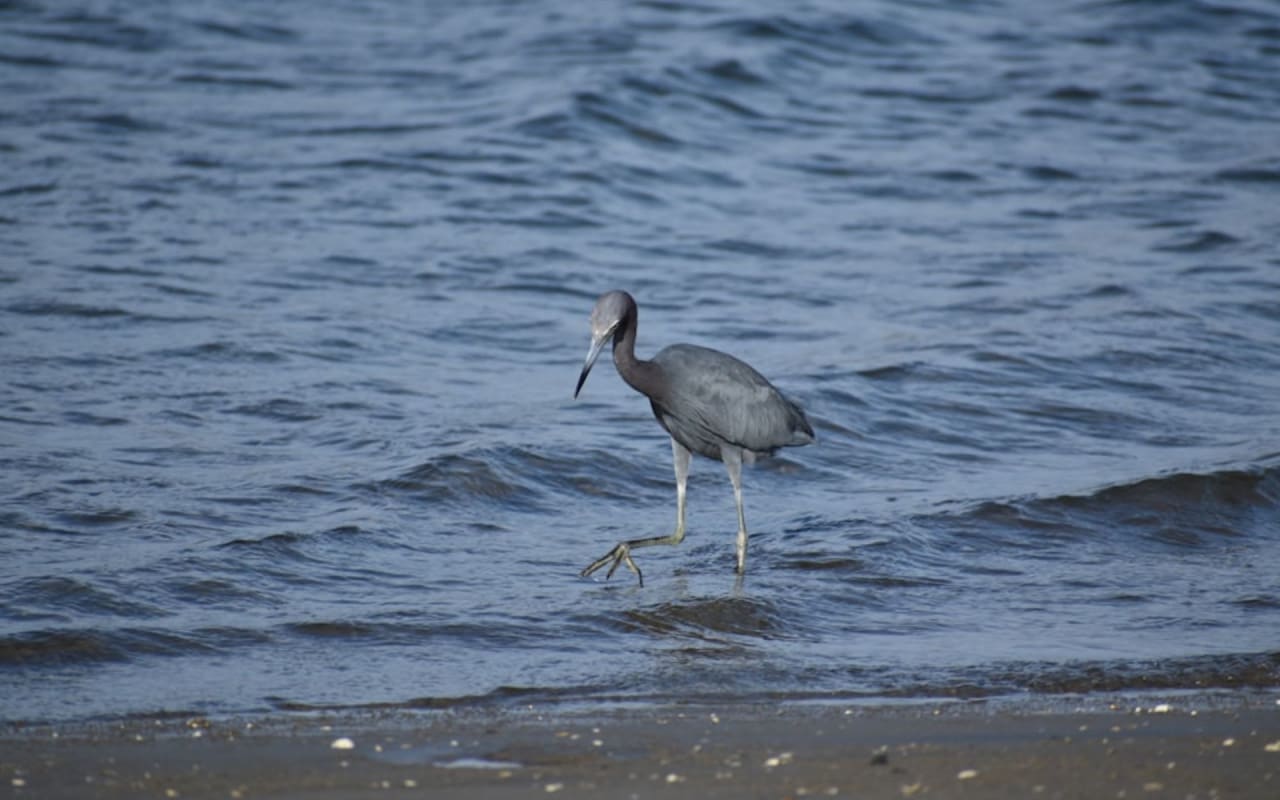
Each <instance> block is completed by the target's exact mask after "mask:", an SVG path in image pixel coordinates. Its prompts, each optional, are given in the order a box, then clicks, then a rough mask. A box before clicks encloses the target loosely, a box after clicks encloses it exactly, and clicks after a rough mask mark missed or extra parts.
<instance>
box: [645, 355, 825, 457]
mask: <svg viewBox="0 0 1280 800" xmlns="http://www.w3.org/2000/svg"><path fill="white" fill-rule="evenodd" d="M653 363H655V364H657V365H658V366H659V367H661V369H662V383H663V391H662V392H661V394H660V395H659V396H658V397H656V398H651V403H652V405H653V413H654V416H656V417H657V418H658V421H659V422H660V423H662V426H663V427H664V428H666V429H667V432H668V433H670V434H671V435H672V436H673V437H674V438H675V439H676V441H678V442H680V443H681V444H682V445H684V446H685V447H687V448H689V449H690V450H692V451H694V452H695V453H700V454H702V455H704V456H708V457H710V458H720V445H721V443H728V444H730V445H733V446H735V447H739V448H742V449H743V450H748V451H751V452H753V453H760V454H764V453H772V452H773V451H774V450H777V449H778V448H779V447H787V446H790V445H802V444H808V443H809V442H812V441H813V428H812V427H811V426H810V425H809V420H808V419H807V418H806V417H805V415H804V411H803V410H801V408H800V407H799V406H798V405H796V404H795V403H793V402H791V401H790V400H788V399H787V398H786V397H785V396H784V395H783V394H782V393H781V392H779V391H778V390H777V389H776V388H774V386H773V384H771V383H769V381H768V380H766V379H765V377H764V376H763V375H761V374H760V373H759V372H756V371H755V370H754V369H752V368H751V367H750V366H749V365H747V364H745V363H743V362H741V361H739V360H738V359H736V358H734V357H733V356H731V355H728V354H726V353H721V352H719V351H718V350H710V349H708V348H705V347H697V346H695V345H687V344H677V345H672V346H670V347H667V348H665V349H664V350H662V351H661V352H659V353H658V354H657V355H656V356H654V357H653Z"/></svg>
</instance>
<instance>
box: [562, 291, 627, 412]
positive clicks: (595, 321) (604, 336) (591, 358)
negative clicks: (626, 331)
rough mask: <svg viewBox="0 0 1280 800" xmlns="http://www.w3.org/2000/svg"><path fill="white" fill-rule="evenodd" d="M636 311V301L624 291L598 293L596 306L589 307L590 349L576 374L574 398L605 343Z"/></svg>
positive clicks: (585, 380) (580, 389)
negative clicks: (577, 374) (576, 383)
mask: <svg viewBox="0 0 1280 800" xmlns="http://www.w3.org/2000/svg"><path fill="white" fill-rule="evenodd" d="M635 313H636V301H635V300H633V299H632V298H631V295H629V294H627V293H626V292H620V291H612V292H606V293H605V294H602V295H600V299H599V300H597V301H596V307H595V308H593V309H591V349H590V350H588V351H587V360H586V361H585V362H583V364H582V374H581V375H579V376H578V387H577V388H576V389H574V390H573V397H574V399H575V400H576V399H577V397H578V392H581V391H582V384H584V383H586V382H587V373H589V372H591V367H592V365H593V364H595V363H596V359H597V358H599V357H600V352H601V351H602V350H604V346H605V343H607V342H608V341H609V340H610V339H612V338H613V337H614V335H615V334H617V333H618V331H619V329H620V328H621V327H622V324H623V322H625V321H626V320H627V318H628V317H633V316H634V315H635Z"/></svg>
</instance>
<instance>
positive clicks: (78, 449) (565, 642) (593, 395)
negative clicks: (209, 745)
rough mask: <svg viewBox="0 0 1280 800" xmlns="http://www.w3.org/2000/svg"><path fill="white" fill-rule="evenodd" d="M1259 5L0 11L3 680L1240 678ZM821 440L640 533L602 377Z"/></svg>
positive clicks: (53, 711) (630, 692) (107, 696)
mask: <svg viewBox="0 0 1280 800" xmlns="http://www.w3.org/2000/svg"><path fill="white" fill-rule="evenodd" d="M1277 74H1280V9H1277V7H1276V6H1275V5H1274V4H1271V3H1261V2H1244V1H1243V0H1235V1H1232V0H1228V1H1227V2H1216V3H1207V2H1174V3H1151V2H1141V1H1140V0H1135V1H1134V2H1102V3H1078V4H1070V5H1068V4H1062V3H1049V2H1045V3H1024V2H1003V3H1002V2H975V3H951V2H947V3H937V4H931V3H910V4H905V3H899V2H867V3H861V4H856V5H851V4H847V3H836V2H811V3H806V4H803V5H799V6H796V5H786V6H776V5H771V4H764V3H751V4H747V3H724V4H716V3H685V2H644V3H597V4H592V5H591V6H589V7H587V6H583V5H581V4H569V3H554V2H533V3H498V2H494V3H471V4H462V5H461V6H456V5H455V4H409V3H390V2H374V3H356V2H344V1H342V0H334V1H333V2H324V3H314V2H308V3H299V2H283V3H273V4H267V5H262V6H258V5H255V6H253V7H238V6H237V7H228V8H222V7H219V6H213V5H210V4H206V3H158V2H135V3H127V4H125V3H115V4H111V3H84V4H68V3H47V4H44V3H36V2H10V3H4V4H0V94H2V95H3V96H4V97H5V101H4V103H3V104H2V105H0V122H2V123H3V124H2V125H0V154H2V155H3V165H4V172H3V174H2V175H0V372H2V374H3V376H4V378H3V380H2V381H0V564H3V567H2V568H0V677H2V678H3V683H4V685H5V687H6V688H5V691H4V693H3V695H2V696H0V717H2V718H5V719H10V720H14V719H68V718H82V717H88V716H98V715H114V714H124V713H151V712H162V711H173V712H183V713H186V712H198V713H219V712H237V711H254V710H265V709H273V708H274V709H298V708H317V707H327V706H365V705H379V704H389V705H399V704H403V705H406V706H410V707H426V708H434V707H451V706H454V705H457V704H459V703H503V702H509V701H511V699H512V698H516V699H519V700H521V701H524V700H525V699H527V698H540V699H545V700H550V699H557V700H559V699H568V700H571V701H586V702H591V701H596V700H601V699H608V700H616V699H625V700H640V701H645V700H650V699H663V700H671V699H674V700H687V699H698V698H719V699H724V698H748V699H751V698H755V699H760V698H788V697H792V698H795V697H819V698H821V697H841V698H850V697H872V698H880V697H899V696H906V697H918V696H922V697H933V696H939V695H963V696H973V695H978V696H981V695H990V694H1007V693H1019V692H1026V691H1032V692H1062V691H1072V692H1074V691H1091V690H1115V689H1129V688H1146V687H1159V688H1204V687H1227V688H1233V687H1275V686H1277V685H1280V588H1277V587H1280V402H1278V401H1277V398H1278V397H1280V256H1278V255H1277V254H1278V253H1280V225H1278V224H1277V223H1278V222H1280V212H1278V211H1277V209H1280V148H1278V147H1277V142H1278V141H1280V139H1277V132H1278V131H1280V81H1277V80H1276V75H1277ZM611 288H626V289H629V290H630V291H632V292H633V293H634V294H635V295H636V296H637V298H638V299H639V302H640V306H641V317H640V342H639V349H640V351H641V354H642V355H648V354H652V353H654V352H656V351H657V350H658V349H659V348H660V347H662V346H663V345H666V344H669V343H672V342H675V341H693V342H697V343H701V344H705V345H709V346H713V347H719V348H721V349H725V350H729V351H731V352H733V353H735V354H737V355H739V356H741V357H743V358H744V359H746V360H748V361H750V362H751V363H752V364H754V365H755V366H756V367H757V368H759V369H760V370H761V371H762V372H764V373H765V374H766V375H768V376H770V377H771V378H772V379H773V380H774V381H775V383H777V384H778V385H779V386H780V387H781V388H783V389H784V390H785V391H786V392H787V393H788V394H790V395H791V396H793V397H794V398H796V399H797V400H799V401H800V402H801V403H803V404H804V405H805V407H806V408H807V409H808V411H809V415H810V418H811V419H812V420H813V422H814V425H815V428H816V429H817V432H818V439H819V441H818V443H817V444H816V445H814V446H811V447H806V448H803V449H798V450H787V451H785V452H784V453H783V454H782V457H781V458H778V459H775V460H772V461H769V462H765V463H762V464H759V465H757V466H756V467H755V468H754V469H752V470H750V471H748V473H747V475H746V490H745V494H746V502H747V519H748V523H749V525H750V527H751V528H752V531H753V537H752V549H751V552H750V558H749V566H748V570H749V571H748V575H747V576H746V579H745V581H743V582H741V584H736V583H735V581H734V578H733V574H732V566H733V536H734V530H735V527H736V526H735V520H734V516H733V498H732V493H731V491H730V488H729V485H728V481H727V480H726V478H725V476H724V472H723V469H722V467H721V465H719V464H716V463H713V462H709V461H706V460H701V459H699V460H696V461H695V462H694V465H693V466H694V469H693V476H692V479H691V483H690V493H689V502H690V507H689V514H690V517H689V529H690V532H689V538H688V539H687V540H686V541H685V543H684V544H682V545H681V546H680V547H678V548H670V549H668V548H658V549H650V550H645V551H642V552H641V553H640V554H638V556H637V558H638V559H639V561H640V563H641V565H642V566H643V567H644V568H645V571H646V572H645V574H646V583H645V586H644V587H643V588H640V587H638V586H636V585H635V583H634V581H633V579H632V578H631V576H630V575H627V574H625V573H623V574H620V575H618V576H615V577H614V579H613V580H612V581H610V582H609V583H602V582H596V581H588V580H583V579H581V578H579V577H578V576H577V572H578V570H580V569H581V568H582V567H583V566H585V565H586V564H587V563H589V562H590V561H591V560H593V559H595V558H596V557H598V556H600V555H602V554H603V553H604V552H605V551H606V550H608V549H609V548H610V547H611V546H612V545H613V543H614V542H615V541H616V540H618V539H620V538H630V537H634V536H645V535H655V534H664V533H667V532H669V531H670V529H671V525H672V524H673V522H674V505H675V504H674V489H673V481H672V476H671V465H670V450H669V448H668V445H667V441H666V438H665V435H664V434H663V432H662V431H661V429H660V428H659V427H658V426H657V424H655V422H654V421H653V419H652V418H651V416H650V414H649V411H648V404H647V403H646V402H645V401H644V399H643V398H641V397H639V396H637V395H635V394H633V393H632V392H631V391H630V390H629V389H628V388H627V387H626V386H625V385H624V384H623V383H622V382H621V380H619V379H618V378H617V376H616V375H614V374H613V371H612V368H611V367H610V366H609V365H608V364H605V363H602V364H601V365H600V366H598V367H597V369H596V372H595V373H593V377H592V378H591V380H590V381H589V382H588V384H587V386H586V388H585V390H584V395H583V397H582V399H580V400H579V401H577V402H574V401H572V399H571V395H572V390H573V384H574V381H575V380H576V378H577V373H578V369H579V368H580V365H581V358H582V356H583V355H584V353H585V351H586V346H587V336H588V330H587V323H586V317H587V314H588V312H589V311H590V307H591V305H592V303H593V301H594V299H595V297H596V296H597V295H598V294H599V293H601V292H603V291H605V290H607V289H611Z"/></svg>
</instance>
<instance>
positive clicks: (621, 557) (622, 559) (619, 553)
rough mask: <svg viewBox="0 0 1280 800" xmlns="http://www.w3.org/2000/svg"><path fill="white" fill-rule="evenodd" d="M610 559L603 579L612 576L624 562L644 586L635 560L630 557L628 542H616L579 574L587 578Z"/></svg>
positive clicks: (629, 544)
mask: <svg viewBox="0 0 1280 800" xmlns="http://www.w3.org/2000/svg"><path fill="white" fill-rule="evenodd" d="M610 561H612V562H613V564H612V565H611V566H610V567H609V571H608V572H606V573H605V574H604V579H605V580H606V581H607V580H609V579H610V578H612V577H613V573H615V572H617V571H618V566H619V565H620V564H626V565H627V569H629V570H631V571H632V572H634V573H635V574H636V579H637V580H639V581H640V585H641V586H644V575H642V574H641V573H640V568H639V567H638V566H636V562H635V560H634V559H632V558H631V543H630V542H618V544H617V545H615V546H614V548H613V549H612V550H610V551H609V552H608V553H606V554H605V555H604V557H602V558H598V559H596V560H595V561H592V562H591V563H590V564H589V565H588V566H587V568H586V569H584V570H582V572H581V573H579V574H580V575H582V577H584V578H588V577H590V576H591V574H592V573H593V572H595V571H596V570H598V569H600V568H601V567H603V566H604V565H605V564H608V563H609V562H610Z"/></svg>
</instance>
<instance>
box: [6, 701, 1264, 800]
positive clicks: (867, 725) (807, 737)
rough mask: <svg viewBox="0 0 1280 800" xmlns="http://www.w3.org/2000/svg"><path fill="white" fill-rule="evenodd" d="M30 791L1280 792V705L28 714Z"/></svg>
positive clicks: (13, 790) (10, 785)
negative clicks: (244, 715) (112, 718)
mask: <svg viewBox="0 0 1280 800" xmlns="http://www.w3.org/2000/svg"><path fill="white" fill-rule="evenodd" d="M0 753H3V755H0V786H2V787H3V789H0V791H3V792H5V793H8V794H9V795H11V796H13V797H31V798H72V797H75V798H80V797H106V798H116V797H119V798H125V797H129V798H132V797H166V798H174V797H220V798H256V797H270V798H328V797H333V798H338V797H342V798H348V797H379V798H385V797H416V796H428V797H441V798H504V797H605V798H650V797H653V798H799V797H868V798H908V797H992V798H1005V797H1008V798H1014V797H1018V798H1029V797H1036V798H1139V797H1147V798H1178V799H1179V800H1184V798H1258V799H1259V800H1264V799H1265V800H1273V799H1274V798H1276V797H1280V706H1276V705H1275V701H1274V700H1272V699H1270V698H1269V697H1268V696H1263V697H1262V698H1260V699H1259V698H1254V699H1253V700H1251V701H1250V702H1249V703H1245V704H1236V707H1229V708H1221V707H1218V708H1214V707H1212V704H1208V707H1206V704H1203V703H1201V704H1200V707H1192V706H1184V705H1180V704H1179V703H1177V702H1151V701H1146V700H1144V701H1142V702H1132V701H1117V702H1111V703H1109V704H1105V705H1104V706H1103V707H1101V708H1097V707H1096V706H1091V707H1090V708H1089V709H1088V710H1073V709H1071V708H1064V707H1058V708H1048V709H1046V708H1038V707H1035V706H1030V705H1022V706H1000V707H992V706H989V705H987V704H982V703H979V704H967V703H954V704H938V705H928V704H926V705H915V706H911V707H907V708H901V707H898V708H862V707H856V706H855V707H843V708H842V707H839V706H817V707H814V706H788V707H783V708H768V707H758V706H752V707H745V708H744V707H734V706H730V707H719V708H717V707H712V706H696V707H672V708H651V707H650V708H642V709H626V708H623V709H610V710H605V711H601V710H589V711H565V710H561V709H551V710H540V709H538V708H519V709H510V710H503V711H492V710H485V711H467V712H461V713H458V712H449V713H434V712H433V713H431V714H429V715H407V714H404V713H403V712H395V713H358V714H350V715H341V716H332V715H327V716H313V715H304V716H291V715H283V716H274V717H267V718H258V719H252V720H251V719H227V720H208V719H203V718H167V719H129V720H123V721H116V722H98V723H93V724H80V725H75V726H61V727H50V726H40V725H33V726H26V725H15V724H10V725H9V726H7V727H6V729H5V730H4V733H3V736H2V737H0Z"/></svg>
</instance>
